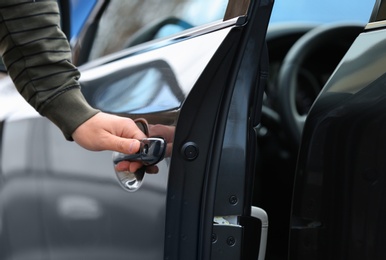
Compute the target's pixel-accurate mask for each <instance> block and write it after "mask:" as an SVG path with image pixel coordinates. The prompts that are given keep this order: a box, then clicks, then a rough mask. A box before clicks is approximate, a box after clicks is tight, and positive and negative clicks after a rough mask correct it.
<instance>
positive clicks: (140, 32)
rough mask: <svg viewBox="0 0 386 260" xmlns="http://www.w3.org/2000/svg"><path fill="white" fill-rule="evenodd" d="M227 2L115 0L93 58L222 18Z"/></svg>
mask: <svg viewBox="0 0 386 260" xmlns="http://www.w3.org/2000/svg"><path fill="white" fill-rule="evenodd" d="M227 3H228V1H227V0H211V1H207V0H168V1H159V0H146V1H144V0H137V1H134V0H131V1H121V0H112V1H111V3H110V4H109V7H108V8H107V10H106V11H105V13H104V15H103V17H102V19H101V21H100V24H99V29H98V33H97V37H96V39H95V41H94V46H93V47H92V52H91V55H90V59H95V58H97V57H101V56H104V55H106V54H109V53H112V52H115V51H118V50H121V49H124V48H127V47H128V46H132V45H135V44H138V43H141V42H146V41H149V40H152V39H156V38H160V37H164V36H167V35H170V34H174V33H177V32H180V31H182V30H185V29H187V28H191V27H193V26H198V25H202V24H205V23H209V22H213V21H216V20H220V19H222V18H223V16H224V13H225V10H226V7H227ZM112 39H114V40H112Z"/></svg>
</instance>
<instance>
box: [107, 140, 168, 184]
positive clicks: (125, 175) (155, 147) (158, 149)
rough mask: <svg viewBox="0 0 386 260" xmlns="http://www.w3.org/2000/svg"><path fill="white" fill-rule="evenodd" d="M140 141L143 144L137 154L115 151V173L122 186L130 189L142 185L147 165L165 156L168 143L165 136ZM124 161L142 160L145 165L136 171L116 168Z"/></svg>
mask: <svg viewBox="0 0 386 260" xmlns="http://www.w3.org/2000/svg"><path fill="white" fill-rule="evenodd" d="M140 142H141V145H140V148H139V151H138V152H137V153H135V154H124V153H118V152H114V153H113V163H114V169H115V174H116V175H117V178H118V181H119V183H120V184H121V185H122V187H123V188H124V189H126V190H128V191H136V190H138V189H139V188H140V186H141V185H142V180H143V176H144V174H145V167H146V166H150V165H154V164H157V163H158V162H160V161H161V160H162V159H163V158H164V156H165V151H166V143H165V140H164V139H163V138H156V137H151V138H145V139H142V140H141V141H140ZM122 161H129V162H141V163H142V164H143V165H144V167H142V168H140V169H139V170H137V171H136V172H129V171H118V170H116V169H117V168H116V167H115V166H116V165H117V164H118V163H120V162H122Z"/></svg>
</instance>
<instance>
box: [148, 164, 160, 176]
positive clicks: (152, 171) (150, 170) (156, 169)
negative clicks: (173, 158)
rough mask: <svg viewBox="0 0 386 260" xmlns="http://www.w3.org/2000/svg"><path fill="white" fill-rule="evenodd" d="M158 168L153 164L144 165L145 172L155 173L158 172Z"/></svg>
mask: <svg viewBox="0 0 386 260" xmlns="http://www.w3.org/2000/svg"><path fill="white" fill-rule="evenodd" d="M158 171H159V169H158V167H157V166H155V165H152V166H147V167H146V173H149V174H155V173H158Z"/></svg>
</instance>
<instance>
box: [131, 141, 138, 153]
mask: <svg viewBox="0 0 386 260" xmlns="http://www.w3.org/2000/svg"><path fill="white" fill-rule="evenodd" d="M136 142H139V141H138V140H133V142H131V143H130V146H129V153H133V152H134V146H135V143H136Z"/></svg>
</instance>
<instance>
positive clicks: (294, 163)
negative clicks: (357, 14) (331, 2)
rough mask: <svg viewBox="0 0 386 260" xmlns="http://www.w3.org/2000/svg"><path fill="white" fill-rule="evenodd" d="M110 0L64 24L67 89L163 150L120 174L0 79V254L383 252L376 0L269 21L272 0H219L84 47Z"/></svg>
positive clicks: (380, 48)
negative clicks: (295, 19)
mask: <svg viewBox="0 0 386 260" xmlns="http://www.w3.org/2000/svg"><path fill="white" fill-rule="evenodd" d="M112 2H114V1H97V2H96V5H95V7H94V9H93V12H92V13H91V15H90V19H89V20H88V22H87V23H86V26H85V27H84V29H83V31H82V32H81V33H80V34H79V35H78V38H76V39H74V40H73V48H74V62H75V63H76V64H77V65H78V66H79V68H80V70H81V72H82V77H81V85H82V91H83V93H84V95H85V97H86V99H87V100H88V102H89V103H90V104H91V105H92V106H94V107H96V108H98V109H101V110H103V111H105V112H108V113H113V114H117V115H121V116H127V117H131V118H133V119H136V120H139V122H144V120H143V119H145V121H146V122H147V123H148V124H149V125H150V129H152V127H153V126H156V127H159V128H160V129H161V130H162V131H163V132H162V133H163V135H164V136H168V138H166V142H167V143H168V145H169V148H170V151H169V152H170V153H169V152H167V155H166V156H165V158H163V159H162V160H161V161H160V162H159V163H157V167H158V174H154V175H153V174H152V175H150V174H145V175H143V174H144V170H143V169H142V170H141V171H140V172H138V173H136V174H135V175H133V176H135V178H138V179H135V178H134V180H133V182H132V183H133V184H134V185H133V186H130V187H127V186H125V184H123V185H122V183H120V181H119V180H118V179H117V177H116V173H115V171H114V164H113V158H112V152H110V151H104V152H98V153H95V152H89V151H86V150H84V149H82V148H80V147H78V146H77V145H75V144H73V143H70V142H67V141H65V140H64V137H63V136H62V134H61V133H60V131H59V130H58V129H57V128H56V127H55V126H54V125H53V124H52V123H50V122H49V121H48V120H46V119H45V118H42V117H40V116H39V115H37V114H36V113H35V112H34V111H33V110H32V109H31V108H30V107H28V106H27V105H25V103H24V102H22V101H20V99H21V97H20V96H18V95H17V94H13V92H12V91H11V87H12V83H11V82H10V80H9V78H6V79H3V80H2V81H1V83H0V84H2V85H3V86H7V88H4V89H6V90H2V91H3V93H7V94H8V96H7V100H12V101H11V102H10V103H7V106H4V110H3V111H5V112H2V115H1V116H2V117H1V120H2V121H1V125H0V126H1V127H0V129H1V139H0V148H1V150H0V156H1V157H0V166H1V167H0V259H4V260H5V259H136V260H142V259H143V260H145V259H146V260H156V259H169V260H171V259H176V260H180V259H184V260H189V259H200V260H203V259H212V260H214V259H221V260H227V259H232V260H235V259H288V258H289V259H384V256H385V255H386V251H385V250H384V249H383V247H382V245H383V242H384V241H385V238H384V234H385V233H386V232H385V230H384V224H383V216H384V214H385V213H384V212H385V210H384V209H385V205H384V202H383V200H384V199H383V197H384V196H383V190H384V186H385V184H384V180H383V179H384V160H383V155H384V151H385V147H384V140H383V139H384V138H385V137H384V135H385V134H384V131H383V121H384V120H383V117H384V115H386V113H383V112H384V111H383V109H384V108H385V105H384V102H383V99H384V96H385V95H384V88H385V80H384V78H385V76H384V74H385V69H384V68H385V65H386V60H385V59H386V58H385V50H386V46H385V45H386V41H385V40H386V34H385V32H384V31H385V28H386V24H385V22H384V20H385V19H386V17H385V15H384V14H385V11H386V8H385V1H381V0H379V1H377V2H376V4H375V6H374V11H373V14H372V16H371V18H370V17H369V19H370V22H369V23H368V24H358V23H344V24H342V23H339V24H329V25H327V26H325V25H316V24H286V25H282V26H276V27H270V28H269V27H268V25H269V19H270V15H271V11H272V8H274V3H273V1H266V0H260V1H254V0H251V1H239V2H236V1H229V2H226V3H225V2H224V3H225V4H227V6H226V5H225V7H226V8H224V12H223V14H222V16H223V17H222V19H221V20H218V21H215V22H211V23H206V24H203V25H200V26H197V27H195V26H191V25H190V24H189V23H187V22H185V21H183V20H182V19H180V18H175V17H172V18H168V19H163V20H161V21H159V22H157V23H155V24H154V25H151V26H148V27H146V28H144V29H142V30H141V31H139V32H138V33H136V34H133V35H132V36H131V37H129V38H128V39H127V41H125V44H124V46H122V48H121V50H119V51H114V52H113V53H111V54H109V55H107V56H103V57H101V58H98V59H94V58H93V55H95V54H93V53H92V51H93V50H94V47H93V46H94V42H95V39H96V37H97V34H98V33H100V30H99V29H98V26H99V23H100V20H101V19H103V14H104V12H105V11H106V10H107V9H108V8H109V6H110V5H111V3H112ZM60 5H61V10H62V13H63V17H64V19H63V20H64V21H67V20H66V17H67V18H68V8H69V2H67V1H61V2H60ZM168 25H173V26H178V27H180V28H182V31H181V32H179V33H177V34H173V35H170V36H166V37H162V38H160V39H155V38H156V35H157V34H158V33H159V32H160V31H161V29H162V28H164V27H165V26H168ZM69 28H70V26H69V24H66V23H64V24H63V30H65V31H67V32H68V30H69ZM98 30H99V31H98ZM102 33H103V31H102ZM106 38H107V39H109V40H110V41H111V42H113V40H111V39H110V38H109V37H108V36H107V33H106ZM310 75H311V76H310ZM8 86H9V87H10V88H8ZM323 86H324V87H323ZM322 87H323V90H321V88H322ZM11 92H12V93H11ZM9 93H11V94H9ZM4 100H5V99H4ZM19 102H20V103H19ZM1 106H3V104H1ZM151 134H152V132H151V131H150V135H151ZM157 135H158V134H157ZM170 137H171V138H170ZM138 176H140V177H138ZM142 176H143V179H142ZM130 183H131V182H130ZM268 222H269V227H268Z"/></svg>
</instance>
